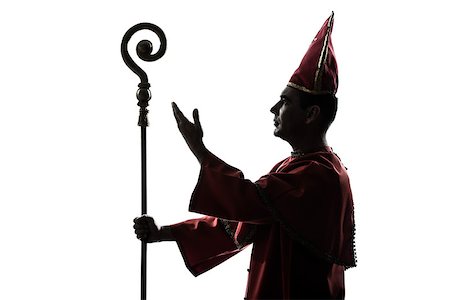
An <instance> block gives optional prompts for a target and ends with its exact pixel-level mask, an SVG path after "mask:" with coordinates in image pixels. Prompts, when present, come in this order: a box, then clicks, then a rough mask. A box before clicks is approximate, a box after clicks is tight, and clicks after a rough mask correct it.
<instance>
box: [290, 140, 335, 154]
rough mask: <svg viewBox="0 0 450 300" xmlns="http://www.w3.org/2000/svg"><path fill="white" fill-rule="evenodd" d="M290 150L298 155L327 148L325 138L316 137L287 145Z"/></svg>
mask: <svg viewBox="0 0 450 300" xmlns="http://www.w3.org/2000/svg"><path fill="white" fill-rule="evenodd" d="M289 144H290V145H291V147H292V150H293V151H295V152H300V153H309V152H314V151H317V150H319V149H322V148H324V147H326V146H328V143H327V139H326V137H325V136H316V138H307V139H302V140H298V141H293V142H291V143H289Z"/></svg>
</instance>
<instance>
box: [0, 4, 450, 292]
mask: <svg viewBox="0 0 450 300" xmlns="http://www.w3.org/2000/svg"><path fill="white" fill-rule="evenodd" d="M444 3H445V1H420V2H419V1H404V2H402V1H395V2H394V1H372V2H371V3H368V2H367V1H354V2H350V1H339V2H338V1H308V2H307V1H226V2H222V3H221V4H217V3H215V4H213V3H212V1H151V0H148V1H70V2H69V1H45V0H44V1H30V0H23V1H19V0H18V1H14V2H13V1H8V2H5V1H4V2H2V4H0V37H1V50H0V51H1V53H0V76H1V81H0V141H1V147H0V154H1V155H0V243H1V246H0V299H8V300H13V299H14V300H15V299H21V300H22V299H51V300H53V299H139V285H140V281H139V276H140V273H139V264H140V244H139V242H138V241H137V240H136V239H135V235H134V233H133V229H132V219H133V218H134V217H135V216H137V215H139V213H140V156H139V149H140V148H139V127H137V125H136V123H137V116H138V107H137V106H136V102H137V101H136V98H135V95H134V93H135V91H136V89H137V84H138V82H139V80H138V78H137V77H136V76H135V75H134V74H133V73H131V71H130V70H129V69H128V68H127V67H126V66H125V64H124V63H123V61H122V58H121V56H120V43H121V39H122V37H123V34H124V33H125V31H126V30H128V28H129V27H131V26H132V25H134V24H136V23H139V22H151V23H154V24H157V25H158V26H160V27H161V28H162V29H163V30H164V31H165V33H166V36H167V38H168V48H167V53H166V54H165V56H164V57H163V58H162V59H160V60H159V61H157V62H153V63H144V62H141V61H140V62H139V64H140V65H141V66H143V68H144V69H145V70H146V71H147V73H148V75H149V80H150V83H151V84H152V88H151V91H152V93H153V99H152V101H151V103H150V114H149V119H150V123H151V124H150V127H149V129H148V147H149V151H148V155H149V165H148V168H149V180H148V184H149V212H150V213H151V214H152V215H153V216H154V217H155V219H156V220H157V222H158V223H159V224H160V225H163V224H171V223H175V222H178V221H182V220H184V219H187V218H192V217H196V216H197V215H195V214H191V213H188V212H187V206H188V201H189V198H190V194H191V191H192V189H193V187H194V185H195V183H196V180H197V174H198V170H199V167H198V164H197V162H196V160H195V158H194V157H193V156H192V155H191V154H190V152H189V150H188V148H187V147H186V145H185V144H184V141H183V139H182V137H181V136H180V135H179V133H178V132H177V128H176V124H175V122H174V120H173V117H172V112H171V107H170V102H171V101H173V100H175V101H177V103H178V104H179V106H180V108H181V109H182V110H183V111H184V112H185V113H186V114H189V115H190V112H191V111H192V109H193V108H195V107H197V108H198V109H199V111H200V119H201V121H202V124H203V128H204V132H205V144H206V145H207V146H208V147H209V148H210V149H211V150H212V151H213V152H214V153H216V154H217V155H218V156H219V157H221V158H223V159H224V160H225V161H227V162H228V163H230V164H232V165H235V166H237V167H239V168H240V169H242V170H243V172H244V173H245V174H246V176H247V177H248V178H250V179H252V180H256V179H257V178H258V177H259V176H260V175H263V174H264V173H266V172H267V171H268V170H269V169H270V168H271V167H272V165H273V164H275V163H276V162H277V161H279V160H281V159H282V158H284V157H286V156H287V155H289V151H290V148H289V147H288V145H287V144H284V143H283V142H282V141H281V140H278V139H276V138H274V137H273V135H272V132H273V122H272V115H271V114H270V112H269V108H270V107H271V105H272V104H273V103H274V102H275V101H277V100H278V96H279V93H280V92H281V90H282V89H283V88H284V86H285V84H286V83H287V81H288V79H289V77H290V76H291V74H292V72H293V71H294V70H295V69H296V68H297V66H298V64H299V62H300V59H301V58H302V57H303V54H304V53H305V51H306V49H307V48H308V46H309V43H310V41H311V40H312V38H313V37H314V35H315V34H316V32H317V31H318V30H319V28H320V26H321V25H322V24H323V22H324V21H325V19H326V18H327V17H328V16H329V14H330V13H331V11H332V10H334V12H335V24H334V32H333V42H334V46H335V51H336V55H337V59H338V63H339V68H340V69H339V72H340V86H339V91H338V97H339V99H340V107H339V111H338V116H337V119H336V121H335V123H334V125H333V126H332V128H331V129H330V132H329V136H328V141H329V144H330V145H331V146H332V147H333V148H334V150H335V152H336V153H338V154H339V156H340V157H341V159H342V160H343V161H344V163H345V164H346V165H347V167H348V169H349V174H350V176H351V181H352V187H353V192H354V201H355V213H356V222H357V224H356V225H357V235H356V246H357V253H358V261H359V265H358V267H357V268H355V269H350V270H348V271H347V272H346V288H347V299H349V300H353V299H397V298H398V299H438V298H439V299H442V298H443V297H444V296H445V295H447V294H448V291H447V290H448V289H447V279H448V269H449V267H450V264H449V262H448V253H449V252H450V246H449V242H448V235H447V234H446V233H447V230H448V229H447V228H450V221H449V218H448V216H447V215H448V211H449V210H448V208H449V206H448V204H447V202H448V200H450V199H449V196H448V193H447V190H446V183H447V179H448V169H449V167H450V165H449V162H448V160H447V156H448V155H447V153H446V151H447V148H448V146H449V140H448V135H447V130H446V129H447V128H448V126H447V119H448V118H447V116H448V109H449V108H450V106H449V100H450V99H449V95H448V92H447V89H448V88H447V87H448V83H447V81H448V78H449V76H448V70H449V69H450V64H449V60H448V53H449V50H450V49H449V42H448V29H449V25H448V21H447V20H446V19H447V18H448V14H447V11H446V10H445V9H444ZM143 37H145V38H149V39H153V40H154V38H153V37H152V36H151V35H150V34H149V33H148V32H145V31H144V33H143V34H136V35H135V36H134V37H133V39H132V42H131V43H130V45H131V46H130V47H132V49H133V48H134V45H135V44H136V43H137V41H139V40H140V38H143ZM133 42H134V44H133ZM148 256H149V263H148V268H149V281H148V289H149V291H148V298H149V299H181V298H182V299H242V298H243V296H244V293H245V285H246V277H247V272H246V269H247V267H248V263H249V256H250V252H249V249H247V250H246V251H244V252H243V253H241V254H239V255H237V256H235V257H233V258H232V259H230V260H229V261H227V262H226V263H224V264H222V265H220V266H218V267H217V268H215V269H213V270H211V271H210V272H207V273H205V274H203V275H201V276H199V277H198V278H194V277H193V276H192V275H191V274H190V273H189V272H188V270H187V269H186V268H185V266H184V263H183V261H182V258H181V256H180V254H179V252H178V249H177V247H176V245H175V243H166V244H164V243H161V244H157V245H149V251H148Z"/></svg>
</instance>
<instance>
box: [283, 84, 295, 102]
mask: <svg viewBox="0 0 450 300" xmlns="http://www.w3.org/2000/svg"><path fill="white" fill-rule="evenodd" d="M280 98H288V99H290V100H300V93H299V92H298V91H297V90H296V89H294V88H292V87H290V86H287V87H285V88H284V90H283V91H282V92H281V95H280Z"/></svg>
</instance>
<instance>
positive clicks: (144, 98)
mask: <svg viewBox="0 0 450 300" xmlns="http://www.w3.org/2000/svg"><path fill="white" fill-rule="evenodd" d="M142 29H148V30H151V31H153V32H154V33H156V35H157V36H158V38H159V40H160V43H161V44H160V46H159V49H158V51H157V52H156V53H154V54H152V52H153V45H152V43H151V42H150V41H148V40H142V41H140V42H139V43H138V44H137V46H136V52H137V55H138V57H139V58H140V59H142V60H145V61H155V60H158V59H160V58H161V57H162V56H163V55H164V53H165V52H166V47H167V40H166V36H165V35H164V32H163V31H162V30H161V28H159V27H158V26H156V25H154V24H151V23H139V24H136V25H134V26H133V27H131V28H130V29H128V31H127V32H126V33H125V35H124V36H123V39H122V44H121V46H120V50H121V52H122V58H123V60H124V61H125V64H126V65H127V66H128V67H129V68H130V69H131V71H133V72H134V73H135V74H136V75H137V76H139V78H140V80H141V82H140V83H139V84H138V87H139V89H138V90H137V92H136V97H137V99H138V101H139V102H138V105H139V107H140V110H139V121H138V126H140V127H141V189H142V214H143V215H144V214H147V145H146V144H147V142H146V136H147V132H146V129H147V126H148V119H147V113H148V110H147V106H148V102H149V101H150V99H151V98H152V94H151V92H150V83H149V82H148V77H147V74H146V73H145V72H144V71H143V70H142V69H141V68H140V67H139V66H138V65H137V64H136V63H135V62H134V61H133V59H131V56H130V54H129V53H128V42H129V41H130V38H131V36H132V35H133V34H135V33H136V32H138V31H139V30H142ZM146 298H147V243H146V242H144V241H142V243H141V299H142V300H145V299H146Z"/></svg>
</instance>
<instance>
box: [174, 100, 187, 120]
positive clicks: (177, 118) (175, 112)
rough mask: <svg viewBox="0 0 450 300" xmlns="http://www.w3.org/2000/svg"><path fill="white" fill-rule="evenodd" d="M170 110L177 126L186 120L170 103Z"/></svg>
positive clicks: (176, 107) (175, 105)
mask: <svg viewBox="0 0 450 300" xmlns="http://www.w3.org/2000/svg"><path fill="white" fill-rule="evenodd" d="M172 110H173V115H174V116H175V119H176V120H177V123H178V124H179V123H181V122H183V121H186V120H187V119H186V117H185V116H184V114H183V113H182V112H181V110H180V109H179V108H178V106H177V104H176V103H175V102H172Z"/></svg>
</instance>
